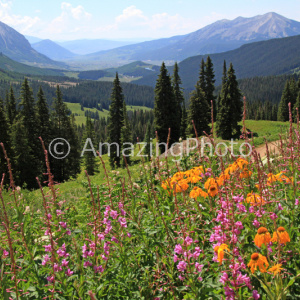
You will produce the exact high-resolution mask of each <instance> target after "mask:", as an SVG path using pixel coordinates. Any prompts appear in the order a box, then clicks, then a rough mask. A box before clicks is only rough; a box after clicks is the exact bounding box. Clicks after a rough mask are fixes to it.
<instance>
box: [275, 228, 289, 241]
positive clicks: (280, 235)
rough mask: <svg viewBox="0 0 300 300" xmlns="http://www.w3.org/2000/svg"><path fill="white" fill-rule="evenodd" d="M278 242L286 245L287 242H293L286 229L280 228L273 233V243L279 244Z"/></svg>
mask: <svg viewBox="0 0 300 300" xmlns="http://www.w3.org/2000/svg"><path fill="white" fill-rule="evenodd" d="M278 240H279V243H280V244H285V245H286V243H287V242H290V241H291V239H290V236H289V234H288V233H287V232H286V231H285V229H284V227H278V228H277V231H276V232H273V237H272V240H271V242H278Z"/></svg>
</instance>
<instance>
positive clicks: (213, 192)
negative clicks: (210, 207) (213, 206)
mask: <svg viewBox="0 0 300 300" xmlns="http://www.w3.org/2000/svg"><path fill="white" fill-rule="evenodd" d="M207 193H208V195H209V196H211V197H214V196H216V195H217V194H218V186H217V185H216V184H213V185H211V186H210V187H209V189H208V192H207Z"/></svg>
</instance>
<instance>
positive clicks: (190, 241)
mask: <svg viewBox="0 0 300 300" xmlns="http://www.w3.org/2000/svg"><path fill="white" fill-rule="evenodd" d="M185 242H186V244H187V245H188V246H189V245H191V244H192V243H193V239H192V238H190V237H189V236H187V237H186V238H185Z"/></svg>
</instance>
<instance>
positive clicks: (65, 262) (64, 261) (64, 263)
mask: <svg viewBox="0 0 300 300" xmlns="http://www.w3.org/2000/svg"><path fill="white" fill-rule="evenodd" d="M68 264H69V262H68V261H67V260H65V259H63V260H62V262H61V265H62V266H63V267H67V266H68Z"/></svg>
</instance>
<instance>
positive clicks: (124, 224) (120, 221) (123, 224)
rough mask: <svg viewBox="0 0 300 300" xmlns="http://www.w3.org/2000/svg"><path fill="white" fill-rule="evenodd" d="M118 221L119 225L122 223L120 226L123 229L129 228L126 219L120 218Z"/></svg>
mask: <svg viewBox="0 0 300 300" xmlns="http://www.w3.org/2000/svg"><path fill="white" fill-rule="evenodd" d="M118 221H119V223H120V225H121V227H125V228H126V227H127V221H126V219H125V218H121V217H120V218H119V219H118Z"/></svg>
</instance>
